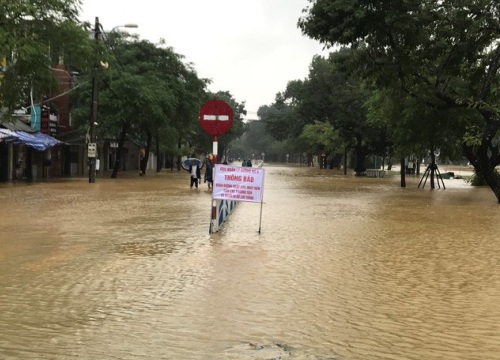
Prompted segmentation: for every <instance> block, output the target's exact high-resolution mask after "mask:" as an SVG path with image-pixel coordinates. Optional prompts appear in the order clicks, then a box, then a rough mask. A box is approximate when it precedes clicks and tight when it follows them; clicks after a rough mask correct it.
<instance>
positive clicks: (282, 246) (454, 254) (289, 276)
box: [0, 165, 500, 360]
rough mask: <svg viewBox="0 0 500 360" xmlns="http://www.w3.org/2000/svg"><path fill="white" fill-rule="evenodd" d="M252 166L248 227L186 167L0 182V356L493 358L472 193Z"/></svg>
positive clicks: (483, 230) (492, 319)
mask: <svg viewBox="0 0 500 360" xmlns="http://www.w3.org/2000/svg"><path fill="white" fill-rule="evenodd" d="M264 168H265V169H266V175H265V185H264V189H265V190H264V205H263V212H262V215H263V216H262V232H261V234H259V233H258V228H259V212H260V204H254V203H240V204H239V205H238V206H237V207H236V209H235V211H234V213H233V214H232V215H231V216H230V218H229V220H228V222H227V223H226V224H225V225H224V227H223V229H222V230H221V231H220V232H219V233H217V234H212V235H209V233H208V228H209V217H210V210H211V209H210V206H211V202H210V200H211V194H210V193H209V192H208V191H207V189H206V185H205V184H202V185H201V188H200V189H199V190H194V189H193V190H192V189H190V188H189V177H188V176H189V175H188V174H187V172H185V171H182V172H180V173H178V172H177V171H174V172H170V171H163V172H161V173H159V174H157V175H155V174H148V175H147V176H145V177H138V176H131V175H129V176H128V177H127V176H125V177H123V176H122V178H118V179H114V180H112V179H108V178H102V177H98V178H97V180H96V183H95V184H89V183H88V182H87V181H86V179H72V180H63V181H56V180H50V181H49V182H44V183H34V184H3V185H0V358H1V359H16V360H17V359H55V360H60V359H125V360H126V359H309V360H310V359H343V360H344V359H373V360H382V359H384V360H385V359H414V360H421V359H426V360H434V359H435V360H456V359H481V360H484V359H500V255H499V254H500V236H499V234H500V207H499V206H500V205H498V204H497V202H496V199H495V197H494V196H493V193H492V192H491V191H490V190H489V189H487V188H473V187H470V186H468V185H467V184H465V183H464V181H463V180H459V179H454V180H445V184H446V190H442V189H437V190H434V191H431V190H430V189H429V187H428V186H427V187H426V188H425V189H424V190H422V189H418V188H417V183H418V180H419V179H417V178H411V177H409V178H408V179H407V180H408V183H407V187H406V188H404V189H402V188H400V187H399V177H398V176H397V175H394V176H390V175H389V176H386V177H384V178H382V179H376V178H355V177H353V176H351V175H348V176H344V175H342V174H341V173H339V172H336V171H332V170H320V169H317V168H304V167H302V168H299V167H285V166H272V165H269V166H265V167H264Z"/></svg>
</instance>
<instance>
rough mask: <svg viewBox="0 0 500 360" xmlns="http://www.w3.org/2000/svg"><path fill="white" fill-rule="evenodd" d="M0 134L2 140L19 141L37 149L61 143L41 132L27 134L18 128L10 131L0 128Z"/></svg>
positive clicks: (40, 149) (44, 148)
mask: <svg viewBox="0 0 500 360" xmlns="http://www.w3.org/2000/svg"><path fill="white" fill-rule="evenodd" d="M0 134H1V135H0V136H1V137H0V138H1V139H2V140H3V141H6V142H14V143H21V144H24V145H26V146H29V147H32V148H34V149H36V150H39V151H44V150H46V149H48V148H50V147H52V146H55V145H57V144H62V142H61V141H59V140H57V139H56V138H53V137H52V136H49V135H46V134H43V133H41V132H37V133H33V134H29V133H27V132H24V131H20V130H18V131H12V130H8V129H0Z"/></svg>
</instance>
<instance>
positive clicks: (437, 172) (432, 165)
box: [418, 163, 446, 190]
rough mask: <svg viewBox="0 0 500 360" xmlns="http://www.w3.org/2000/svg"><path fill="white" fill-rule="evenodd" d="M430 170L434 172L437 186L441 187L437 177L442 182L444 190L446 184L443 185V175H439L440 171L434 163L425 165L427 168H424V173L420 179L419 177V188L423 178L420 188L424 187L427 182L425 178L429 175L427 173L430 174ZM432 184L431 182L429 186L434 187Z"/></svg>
mask: <svg viewBox="0 0 500 360" xmlns="http://www.w3.org/2000/svg"><path fill="white" fill-rule="evenodd" d="M432 172H434V174H435V175H436V177H437V184H438V188H441V185H439V179H441V183H442V184H443V189H444V190H446V186H444V181H443V177H442V176H441V173H440V172H439V169H438V166H437V164H436V163H433V164H429V165H428V166H427V169H425V172H424V175H422V179H420V182H419V183H418V187H419V188H420V184H422V180H424V178H425V181H424V184H423V185H422V189H423V188H425V183H426V182H427V178H428V177H429V174H431V173H432ZM431 179H432V176H431ZM433 185H434V184H431V188H434V187H433Z"/></svg>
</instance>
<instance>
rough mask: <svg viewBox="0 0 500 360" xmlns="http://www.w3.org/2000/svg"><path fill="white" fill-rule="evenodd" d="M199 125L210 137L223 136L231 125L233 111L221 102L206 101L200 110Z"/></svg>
mask: <svg viewBox="0 0 500 360" xmlns="http://www.w3.org/2000/svg"><path fill="white" fill-rule="evenodd" d="M200 125H201V127H202V128H203V130H205V132H207V133H209V134H210V135H213V136H216V135H221V134H225V133H227V132H228V131H229V129H231V126H232V125H233V109H231V106H229V105H228V104H227V103H226V102H224V101H222V100H210V101H207V102H206V103H204V104H203V105H202V107H201V110H200Z"/></svg>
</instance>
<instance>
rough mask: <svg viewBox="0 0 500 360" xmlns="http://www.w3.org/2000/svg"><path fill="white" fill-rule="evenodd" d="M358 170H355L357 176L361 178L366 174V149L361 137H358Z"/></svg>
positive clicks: (356, 147) (356, 149)
mask: <svg viewBox="0 0 500 360" xmlns="http://www.w3.org/2000/svg"><path fill="white" fill-rule="evenodd" d="M354 149H355V152H356V168H355V169H354V171H355V175H356V176H361V175H363V174H364V173H365V171H366V168H365V158H366V149H365V147H364V146H363V141H362V138H361V135H356V146H355V148H354Z"/></svg>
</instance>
